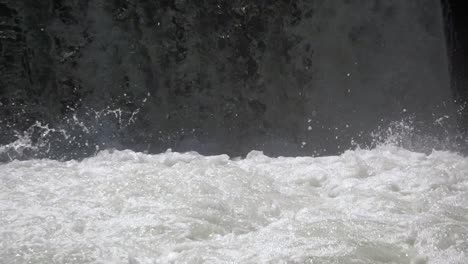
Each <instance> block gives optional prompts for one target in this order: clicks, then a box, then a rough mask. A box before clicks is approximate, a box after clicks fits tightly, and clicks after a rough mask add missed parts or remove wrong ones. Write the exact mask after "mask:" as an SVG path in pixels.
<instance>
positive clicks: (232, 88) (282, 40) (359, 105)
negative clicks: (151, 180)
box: [0, 0, 456, 158]
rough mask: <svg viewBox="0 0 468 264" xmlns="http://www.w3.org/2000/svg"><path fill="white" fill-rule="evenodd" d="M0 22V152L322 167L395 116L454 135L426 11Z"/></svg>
mask: <svg viewBox="0 0 468 264" xmlns="http://www.w3.org/2000/svg"><path fill="white" fill-rule="evenodd" d="M0 16H1V23H0V29H1V30H0V45H1V50H2V57H1V58H0V60H1V63H0V76H1V79H0V89H1V90H0V97H1V99H0V100H1V104H0V120H1V122H2V129H1V133H2V135H1V136H0V143H2V144H6V143H9V142H11V141H14V140H15V139H16V138H17V137H18V135H15V131H28V133H29V134H28V135H29V136H31V137H32V141H33V143H34V144H39V143H40V142H42V143H43V145H41V146H43V147H44V146H47V147H46V148H47V151H46V152H40V154H37V153H32V154H30V155H33V156H41V155H42V156H48V157H52V158H74V157H82V156H86V155H89V154H92V153H93V152H94V151H96V149H97V148H101V149H102V148H107V147H117V148H131V149H135V150H140V151H142V150H146V151H150V152H160V151H164V150H165V149H167V148H173V149H175V150H178V151H186V150H196V151H199V152H202V153H205V154H213V153H228V154H231V155H241V154H245V153H246V152H248V151H250V150H252V149H261V150H264V151H266V152H267V153H268V154H273V155H301V154H309V155H310V154H319V155H323V154H331V153H337V152H340V151H343V150H345V149H347V148H349V147H350V142H351V141H352V140H355V141H357V142H364V143H365V142H368V141H369V138H370V136H368V135H369V132H370V131H372V130H374V129H375V128H376V127H378V126H379V125H385V124H386V123H388V122H389V121H398V120H401V119H402V118H404V117H409V116H414V118H415V120H417V122H420V123H421V124H424V125H423V127H424V129H426V128H427V127H428V126H427V124H428V122H430V123H431V124H432V122H433V120H435V118H440V117H443V116H445V115H448V116H450V118H448V120H447V121H446V122H447V123H446V125H448V126H454V122H455V117H454V116H455V111H456V109H455V108H456V106H455V105H454V104H453V97H452V96H453V95H452V92H451V90H450V87H449V74H448V64H447V59H446V48H445V39H444V33H443V22H442V10H441V6H440V3H439V2H438V1H436V0H418V1H406V0H397V1H371V0H368V1H367V0H366V1H344V0H343V1H338V0H337V1H325V0H312V1H311V0H309V1H306V0H298V1H273V0H261V1H244V0H233V1H221V0H220V1H186V0H159V1H154V0H41V1H36V0H20V1H18V0H0ZM38 120H39V121H41V123H40V124H37V123H36V122H37V121H38ZM34 124H36V125H34ZM44 124H49V127H44ZM31 126H33V128H31ZM28 128H29V129H30V130H28ZM44 137H46V139H44ZM59 139H60V140H59ZM45 141H47V143H44V142H45ZM38 142H39V143H38Z"/></svg>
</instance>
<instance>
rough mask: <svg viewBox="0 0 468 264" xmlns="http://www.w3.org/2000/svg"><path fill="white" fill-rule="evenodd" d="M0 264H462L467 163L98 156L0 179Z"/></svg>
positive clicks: (386, 153) (32, 166) (4, 172)
mask: <svg viewBox="0 0 468 264" xmlns="http://www.w3.org/2000/svg"><path fill="white" fill-rule="evenodd" d="M0 180H1V185H0V213H1V215H0V262H1V263H5V264H6V263H8V264H13V263H80V264H81V263H130V264H135V263H141V264H143V263H419V264H421V263H438V264H442V263H444V264H445V263H460V264H464V263H468V158H466V157H463V156H460V155H458V154H455V153H450V152H436V151H434V152H433V153H431V154H430V155H426V154H421V153H416V152H411V151H408V150H405V149H402V148H398V147H394V146H380V147H377V148H375V149H373V150H361V149H358V150H354V151H347V152H345V153H344V154H343V155H340V156H331V157H319V158H313V157H297V158H283V157H280V158H270V157H267V156H265V155H263V154H262V153H261V152H251V153H250V154H249V155H248V156H247V157H246V158H245V159H230V158H229V157H228V156H227V155H220V156H202V155H199V154H197V153H185V154H181V153H173V152H166V153H163V154H159V155H148V154H143V153H136V152H133V151H113V152H112V151H102V152H100V153H99V154H98V155H97V156H95V157H91V158H87V159H85V160H82V161H73V160H72V161H66V162H60V161H54V160H29V161H12V162H9V163H5V164H2V165H0Z"/></svg>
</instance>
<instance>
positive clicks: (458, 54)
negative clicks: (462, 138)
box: [442, 0, 468, 133]
mask: <svg viewBox="0 0 468 264" xmlns="http://www.w3.org/2000/svg"><path fill="white" fill-rule="evenodd" d="M442 3H443V6H444V11H445V12H444V13H445V18H446V36H447V39H448V44H449V48H448V50H449V59H450V62H451V63H450V64H451V65H450V66H451V67H450V68H451V75H452V88H453V90H454V96H455V98H456V100H457V101H458V102H460V104H462V105H464V106H465V107H462V108H460V115H461V116H460V119H461V122H462V123H463V124H464V125H463V126H462V129H463V130H464V132H465V133H468V107H467V106H468V16H467V15H466V12H467V11H468V3H467V2H466V1H462V0H443V1H442Z"/></svg>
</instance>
